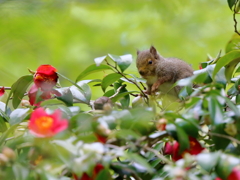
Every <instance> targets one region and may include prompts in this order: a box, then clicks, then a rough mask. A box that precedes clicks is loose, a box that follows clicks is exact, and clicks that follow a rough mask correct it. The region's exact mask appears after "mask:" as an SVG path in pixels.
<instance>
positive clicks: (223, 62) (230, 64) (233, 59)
mask: <svg viewBox="0 0 240 180" xmlns="http://www.w3.org/2000/svg"><path fill="white" fill-rule="evenodd" d="M239 62H240V50H235V51H231V52H229V53H227V54H226V55H224V56H222V57H221V58H220V59H219V60H218V61H217V64H216V66H215V68H214V71H213V74H212V76H213V78H214V77H215V76H216V74H217V72H218V71H219V70H220V69H221V68H222V67H223V66H226V67H225V68H226V69H225V76H226V78H227V80H228V82H230V80H231V76H232V73H233V71H232V69H235V67H236V66H237V64H238V63H239Z"/></svg>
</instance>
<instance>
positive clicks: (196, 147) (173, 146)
mask: <svg viewBox="0 0 240 180" xmlns="http://www.w3.org/2000/svg"><path fill="white" fill-rule="evenodd" d="M189 143H190V147H189V149H186V150H184V151H183V152H182V153H181V154H180V153H179V147H180V145H179V143H178V142H177V141H175V142H173V143H170V142H167V143H166V144H165V147H164V154H169V155H171V156H172V159H173V160H174V161H177V160H179V159H182V158H183V155H184V154H185V153H189V154H191V155H197V154H199V153H200V152H201V151H202V150H204V148H203V147H202V146H201V144H200V143H199V142H198V141H197V140H196V139H195V138H193V137H189Z"/></svg>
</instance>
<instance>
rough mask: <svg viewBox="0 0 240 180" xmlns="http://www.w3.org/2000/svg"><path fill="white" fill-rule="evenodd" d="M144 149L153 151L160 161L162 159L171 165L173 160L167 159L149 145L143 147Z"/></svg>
mask: <svg viewBox="0 0 240 180" xmlns="http://www.w3.org/2000/svg"><path fill="white" fill-rule="evenodd" d="M143 148H144V149H145V150H147V151H150V152H152V153H154V154H155V155H156V156H157V157H158V158H159V159H161V160H162V161H164V162H165V163H167V164H170V165H173V162H172V161H170V160H168V159H167V158H165V157H164V156H163V155H162V154H160V153H159V152H158V151H157V150H155V149H152V148H150V147H143Z"/></svg>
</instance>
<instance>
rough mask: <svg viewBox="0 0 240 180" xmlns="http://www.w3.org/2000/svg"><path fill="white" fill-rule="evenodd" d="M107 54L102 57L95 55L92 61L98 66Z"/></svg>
mask: <svg viewBox="0 0 240 180" xmlns="http://www.w3.org/2000/svg"><path fill="white" fill-rule="evenodd" d="M106 57H107V56H102V57H97V58H95V59H94V62H95V64H96V65H97V66H99V65H100V64H101V63H102V62H103V61H104V60H105V59H106Z"/></svg>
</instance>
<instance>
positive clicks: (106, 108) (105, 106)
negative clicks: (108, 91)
mask: <svg viewBox="0 0 240 180" xmlns="http://www.w3.org/2000/svg"><path fill="white" fill-rule="evenodd" d="M103 110H104V111H105V112H107V113H109V112H111V111H112V104H110V103H106V104H104V105H103Z"/></svg>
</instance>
